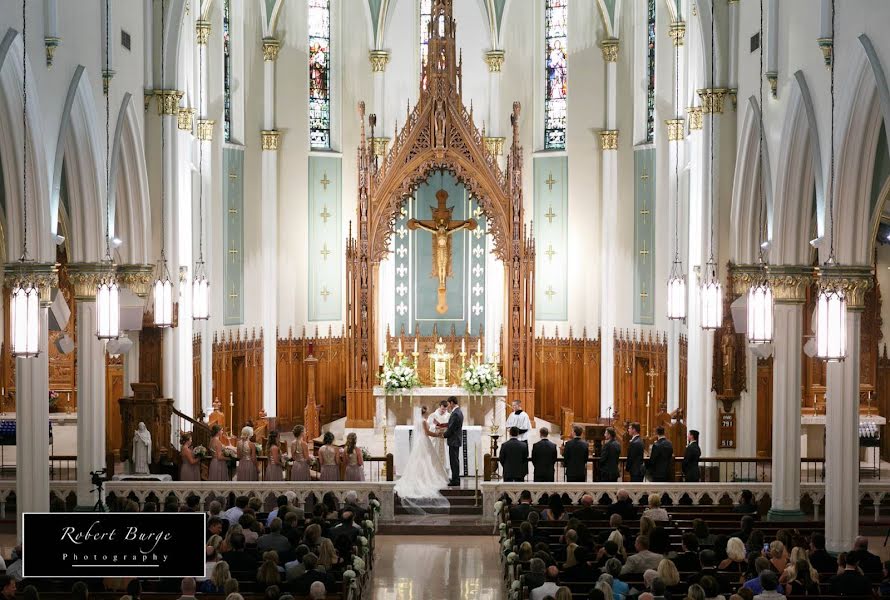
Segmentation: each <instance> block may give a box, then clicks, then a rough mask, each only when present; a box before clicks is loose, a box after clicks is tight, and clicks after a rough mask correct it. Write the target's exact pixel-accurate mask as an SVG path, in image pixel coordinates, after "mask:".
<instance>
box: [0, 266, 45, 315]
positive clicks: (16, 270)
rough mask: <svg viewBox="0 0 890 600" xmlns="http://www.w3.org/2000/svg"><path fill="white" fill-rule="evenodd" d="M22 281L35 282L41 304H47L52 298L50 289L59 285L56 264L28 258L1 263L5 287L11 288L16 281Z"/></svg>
mask: <svg viewBox="0 0 890 600" xmlns="http://www.w3.org/2000/svg"><path fill="white" fill-rule="evenodd" d="M24 281H30V282H33V283H36V284H37V289H38V293H39V294H40V302H41V304H43V305H48V304H49V303H50V300H51V299H52V289H53V288H57V287H59V274H58V271H57V269H56V265H54V264H52V263H39V262H32V261H30V260H27V261H16V262H12V263H6V264H5V265H3V282H4V284H5V285H6V287H7V288H10V289H11V288H12V287H13V286H15V285H16V284H17V283H20V282H24Z"/></svg>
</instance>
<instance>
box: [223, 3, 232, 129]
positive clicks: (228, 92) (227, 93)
mask: <svg viewBox="0 0 890 600" xmlns="http://www.w3.org/2000/svg"><path fill="white" fill-rule="evenodd" d="M230 2H231V0H224V1H223V23H222V31H223V117H224V119H223V120H224V121H225V139H226V141H227V142H228V141H231V140H232V39H231V30H230V28H229V24H230V17H231V6H230V5H229V4H230Z"/></svg>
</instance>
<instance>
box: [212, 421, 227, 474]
mask: <svg viewBox="0 0 890 600" xmlns="http://www.w3.org/2000/svg"><path fill="white" fill-rule="evenodd" d="M220 431H222V428H221V427H220V426H219V425H214V426H213V427H212V428H211V429H210V448H209V450H210V455H211V456H213V458H212V459H210V471H209V472H208V473H207V479H208V480H209V481H228V480H229V465H228V462H227V461H226V457H225V456H223V445H222V442H221V441H220V439H219V432H220Z"/></svg>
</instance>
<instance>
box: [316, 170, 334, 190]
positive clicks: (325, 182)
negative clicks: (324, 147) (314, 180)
mask: <svg viewBox="0 0 890 600" xmlns="http://www.w3.org/2000/svg"><path fill="white" fill-rule="evenodd" d="M318 183H320V184H321V185H323V186H324V191H328V184H330V183H331V180H330V179H328V172H327V171H325V172H324V176H323V177H322V178H321V181H319V182H318Z"/></svg>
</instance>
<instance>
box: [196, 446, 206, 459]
mask: <svg viewBox="0 0 890 600" xmlns="http://www.w3.org/2000/svg"><path fill="white" fill-rule="evenodd" d="M192 454H194V455H195V456H197V457H198V458H204V457H205V456H209V454H210V453H209V452H208V451H207V448H205V447H204V446H195V447H194V448H192Z"/></svg>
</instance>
